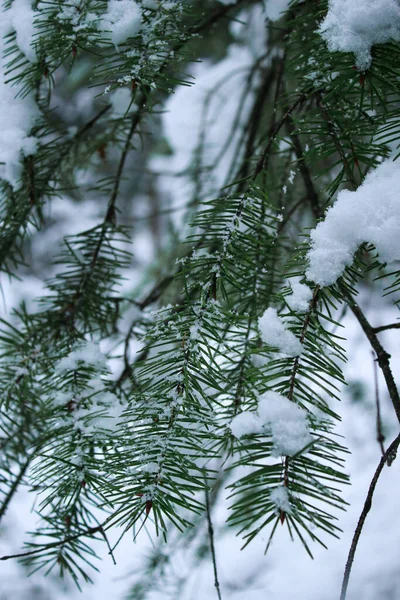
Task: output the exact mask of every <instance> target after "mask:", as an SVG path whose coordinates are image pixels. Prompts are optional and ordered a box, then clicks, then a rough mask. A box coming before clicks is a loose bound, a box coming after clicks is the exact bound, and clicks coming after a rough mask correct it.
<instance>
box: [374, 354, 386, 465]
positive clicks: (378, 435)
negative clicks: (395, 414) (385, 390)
mask: <svg viewBox="0 0 400 600" xmlns="http://www.w3.org/2000/svg"><path fill="white" fill-rule="evenodd" d="M372 360H373V366H374V380H375V399H376V439H377V441H378V444H379V445H380V447H381V452H382V456H383V455H384V454H385V447H384V445H383V442H384V441H385V436H384V435H383V433H382V421H381V405H380V402H379V386H378V367H377V365H376V360H375V355H374V352H373V351H372Z"/></svg>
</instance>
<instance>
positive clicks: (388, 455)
mask: <svg viewBox="0 0 400 600" xmlns="http://www.w3.org/2000/svg"><path fill="white" fill-rule="evenodd" d="M399 444H400V434H399V435H398V436H397V437H396V439H395V440H394V441H393V442H392V443H391V444H390V446H389V448H388V449H387V450H386V452H385V454H384V455H383V456H382V458H381V460H380V461H379V464H378V467H377V469H376V471H375V473H374V476H373V478H372V481H371V484H370V486H369V490H368V494H367V497H366V499H365V502H364V507H363V509H362V512H361V515H360V518H359V520H358V523H357V527H356V530H355V532H354V536H353V540H352V542H351V546H350V551H349V555H348V557H347V562H346V568H345V571H344V576H343V582H342V589H341V592H340V600H346V595H347V587H348V585H349V579H350V574H351V569H352V566H353V561H354V555H355V553H356V550H357V544H358V541H359V539H360V535H361V532H362V529H363V527H364V523H365V520H366V518H367V515H368V513H369V511H370V510H371V506H372V497H373V495H374V492H375V487H376V484H377V483H378V479H379V477H380V474H381V473H382V470H383V467H384V466H385V463H387V464H388V466H390V465H391V464H392V462H393V460H394V458H395V457H396V453H397V448H398V446H399Z"/></svg>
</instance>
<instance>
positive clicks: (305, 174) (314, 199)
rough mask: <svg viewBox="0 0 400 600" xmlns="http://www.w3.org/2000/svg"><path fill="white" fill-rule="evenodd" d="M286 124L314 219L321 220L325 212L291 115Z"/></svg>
mask: <svg viewBox="0 0 400 600" xmlns="http://www.w3.org/2000/svg"><path fill="white" fill-rule="evenodd" d="M286 123H287V128H288V131H289V135H290V137H291V140H292V142H293V148H294V151H295V154H296V158H297V164H298V166H299V171H300V174H301V176H302V178H303V182H304V187H305V189H306V193H307V196H308V200H309V202H310V206H311V210H312V211H313V214H314V217H315V218H316V219H319V218H321V217H322V215H323V210H322V209H321V207H320V204H319V197H318V193H317V190H316V189H315V186H314V182H313V179H312V176H311V173H310V169H309V168H308V166H307V164H306V162H305V159H304V152H303V147H302V145H301V142H300V137H299V135H298V134H297V133H296V127H295V124H294V121H293V119H292V116H291V115H288V117H287V121H286Z"/></svg>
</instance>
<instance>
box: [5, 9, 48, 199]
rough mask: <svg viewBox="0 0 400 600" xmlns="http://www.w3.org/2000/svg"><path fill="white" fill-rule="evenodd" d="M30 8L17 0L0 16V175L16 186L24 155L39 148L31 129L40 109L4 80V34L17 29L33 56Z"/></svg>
mask: <svg viewBox="0 0 400 600" xmlns="http://www.w3.org/2000/svg"><path fill="white" fill-rule="evenodd" d="M29 10H30V6H29V3H28V4H27V3H26V2H25V0H17V1H16V2H14V3H13V5H12V9H10V10H7V11H5V12H3V13H2V14H1V18H0V177H1V178H2V179H4V180H5V181H7V182H8V183H9V184H10V185H11V186H12V187H13V188H14V189H16V188H17V187H18V183H19V180H20V177H21V175H22V163H21V159H22V157H23V156H29V155H31V154H33V153H34V152H35V151H36V148H37V145H38V140H36V138H34V137H32V136H31V135H30V132H31V129H32V127H33V126H34V125H35V123H36V122H37V120H38V119H39V118H40V111H39V109H38V107H37V105H36V102H35V100H34V98H33V96H32V95H28V96H26V97H25V98H16V97H15V96H16V95H17V93H18V88H16V87H12V86H11V85H10V84H6V83H5V75H4V72H5V64H4V63H5V59H4V58H3V57H4V50H5V47H4V46H5V43H4V36H6V35H7V34H9V33H10V32H11V31H13V30H15V29H16V32H17V43H18V45H19V46H20V48H21V50H22V51H23V52H24V53H25V54H27V55H28V58H31V59H34V51H33V48H31V47H30V41H31V37H30V32H31V25H32V20H31V17H32V15H31V13H30V12H29Z"/></svg>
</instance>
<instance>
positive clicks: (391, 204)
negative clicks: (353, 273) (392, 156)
mask: <svg viewBox="0 0 400 600" xmlns="http://www.w3.org/2000/svg"><path fill="white" fill-rule="evenodd" d="M399 177H400V162H392V161H391V160H386V161H384V162H383V163H382V164H380V165H379V166H378V167H377V168H376V169H375V170H374V171H371V172H370V173H369V174H368V175H367V177H366V178H365V180H364V182H363V183H362V185H361V186H360V187H359V188H358V189H357V190H356V191H354V192H353V191H349V190H342V191H341V192H339V194H338V197H337V200H336V202H335V204H334V205H333V206H332V207H331V208H330V209H329V210H328V212H327V214H326V218H325V220H324V221H323V222H322V223H319V224H318V225H317V227H316V228H315V229H313V230H312V232H311V244H312V245H311V249H310V250H309V252H308V261H309V265H308V268H307V271H306V276H307V279H308V280H309V281H314V282H315V283H317V284H318V285H321V286H327V285H332V284H333V283H335V281H336V280H337V279H338V277H340V276H341V275H342V274H343V272H344V270H345V268H346V267H347V266H350V265H351V264H352V262H353V256H354V253H355V252H356V250H357V248H358V247H359V246H360V244H362V243H363V242H370V243H372V244H374V246H375V248H376V250H377V251H378V253H379V256H380V260H381V261H383V262H391V261H394V260H399V259H400V245H399V234H400V191H399V186H398V182H399Z"/></svg>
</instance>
